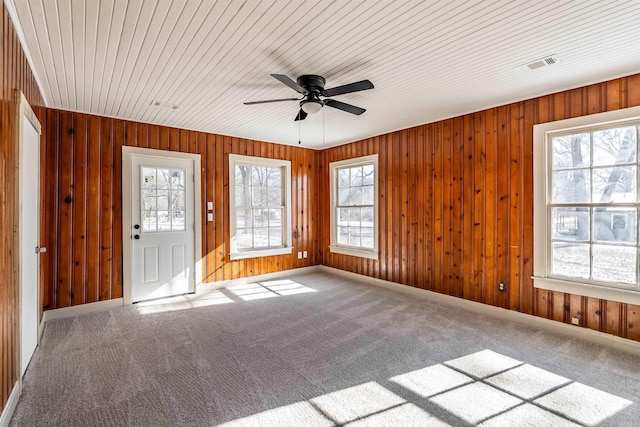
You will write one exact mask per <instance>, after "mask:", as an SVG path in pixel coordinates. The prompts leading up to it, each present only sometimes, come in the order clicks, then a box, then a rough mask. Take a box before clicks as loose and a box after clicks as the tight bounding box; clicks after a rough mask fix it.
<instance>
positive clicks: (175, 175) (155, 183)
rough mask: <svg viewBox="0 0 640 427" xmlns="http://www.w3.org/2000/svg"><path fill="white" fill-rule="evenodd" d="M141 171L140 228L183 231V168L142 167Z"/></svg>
mask: <svg viewBox="0 0 640 427" xmlns="http://www.w3.org/2000/svg"><path fill="white" fill-rule="evenodd" d="M140 173H141V176H140V178H141V179H140V187H141V188H140V195H141V200H140V211H141V212H140V217H141V219H142V221H141V222H142V231H143V232H146V233H154V232H171V231H186V224H185V214H186V212H185V175H186V171H185V170H184V169H173V168H155V167H148V166H142V167H141V168H140Z"/></svg>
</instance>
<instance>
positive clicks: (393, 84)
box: [6, 0, 640, 148]
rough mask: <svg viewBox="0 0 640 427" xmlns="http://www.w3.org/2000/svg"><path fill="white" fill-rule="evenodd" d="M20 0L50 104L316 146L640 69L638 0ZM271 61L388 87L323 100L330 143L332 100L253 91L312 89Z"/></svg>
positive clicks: (15, 6) (332, 80) (12, 3)
mask: <svg viewBox="0 0 640 427" xmlns="http://www.w3.org/2000/svg"><path fill="white" fill-rule="evenodd" d="M6 2H7V3H8V5H9V8H10V10H12V11H14V14H15V15H16V16H17V19H18V27H19V32H20V31H21V32H22V34H23V38H24V41H25V43H26V46H25V48H26V49H25V50H26V51H27V53H28V56H29V57H30V59H31V61H32V64H33V66H34V68H35V74H36V75H37V78H38V80H39V83H40V85H41V88H42V92H43V94H44V96H45V98H46V102H47V105H48V106H50V107H55V108H60V109H66V110H74V111H81V112H88V113H92V114H98V115H102V116H110V117H119V118H125V119H130V120H136V121H141V122H148V123H156V124H162V125H165V126H173V127H180V128H186V129H194V130H200V131H205V132H211V133H217V134H225V135H232V136H238V137H243V138H249V139H257V140H264V141H271V142H278V143H285V144H297V142H298V133H299V132H300V135H301V140H302V142H303V144H304V145H305V146H308V147H313V148H323V147H327V146H331V145H336V144H342V143H346V142H351V141H356V140H359V139H363V138H366V137H369V136H373V135H379V134H383V133H386V132H390V131H393V130H397V129H402V128H407V127H410V126H414V125H418V124H422V123H428V122H433V121H436V120H439V119H443V118H447V117H452V116H457V115H461V114H464V113H468V112H472V111H478V110H481V109H484V108H487V107H491V106H496V105H502V104H507V103H509V102H512V101H516V100H522V99H526V98H531V97H534V96H538V95H542V94H547V93H551V92H556V91H559V90H563V89H568V88H573V87H578V86H583V85H585V84H589V83H593V82H597V81H602V80H605V79H609V78H614V77H619V76H623V75H628V74H632V73H636V72H638V71H640V49H638V46H640V4H639V2H638V1H637V0H631V1H620V0H602V1H584V0H576V1H570V0H552V1H550V0H531V1H505V0H497V1H496V0H455V1H451V0H443V1H423V0H398V1H387V0H384V1H371V0H366V1H353V0H336V1H326V0H323V1H320V0H313V1H309V0H307V1H299V0H242V1H241V0H219V1H213V0H86V1H82V0H56V1H53V0H6ZM549 55H557V58H558V59H559V60H560V62H559V63H558V64H556V65H553V66H548V67H543V68H540V69H538V70H535V71H527V72H521V71H519V70H518V67H519V66H522V65H524V64H527V63H531V62H533V61H535V60H537V59H540V58H544V57H547V56H549ZM271 73H280V74H286V75H288V76H290V77H292V78H293V79H294V80H295V78H296V77H297V76H299V75H301V74H320V75H323V76H324V77H326V78H327V87H334V86H338V85H342V84H346V83H350V82H353V81H357V80H362V79H369V80H371V81H372V82H373V83H374V85H375V89H374V90H370V91H364V92H359V93H353V94H348V95H342V96H340V97H337V99H339V100H341V101H343V102H348V103H351V104H355V105H358V106H361V107H363V108H366V109H367V112H366V113H364V114H363V115H362V116H354V115H351V114H348V113H345V112H342V111H339V110H335V109H332V108H326V107H325V108H324V109H323V110H324V123H325V124H324V145H323V131H322V130H323V114H322V113H319V114H316V115H313V116H309V117H308V118H307V120H305V121H304V122H302V123H301V126H300V128H299V127H298V123H297V122H294V118H295V115H296V114H297V110H298V106H297V103H296V102H283V103H274V104H264V105H253V106H245V105H243V101H252V100H262V99H273V98H286V97H296V95H297V94H296V93H295V92H293V91H292V90H291V89H289V88H288V87H286V86H284V85H283V84H281V83H279V82H278V81H276V80H275V79H273V78H272V77H270V76H269V74H271ZM152 101H161V102H166V103H169V104H176V105H178V106H179V107H178V108H177V109H171V108H163V107H156V106H153V105H152Z"/></svg>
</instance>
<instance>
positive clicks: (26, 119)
mask: <svg viewBox="0 0 640 427" xmlns="http://www.w3.org/2000/svg"><path fill="white" fill-rule="evenodd" d="M14 94H15V103H16V128H15V129H16V130H15V132H16V133H15V138H16V154H17V155H16V165H15V171H16V197H17V200H16V201H17V203H16V210H15V213H16V229H17V230H18V233H17V235H18V236H17V237H18V238H17V245H16V248H17V250H16V251H15V259H16V269H15V271H16V274H17V280H16V283H17V288H18V289H17V293H16V295H17V296H18V298H17V302H18V307H17V310H16V313H17V319H16V321H17V324H18V339H17V340H16V341H17V346H16V347H17V348H16V352H17V359H16V360H17V361H18V363H17V364H16V369H17V370H18V378H19V379H21V378H22V372H23V368H25V369H26V366H23V363H24V362H25V361H24V360H22V347H23V342H22V339H23V336H22V333H23V327H24V325H23V324H22V316H23V313H22V311H23V301H22V298H23V290H24V286H25V284H24V283H23V281H22V261H23V260H22V251H23V249H25V250H27V251H28V250H29V248H23V246H24V245H25V242H23V234H22V232H23V230H24V227H25V226H26V227H30V226H31V225H30V224H25V225H23V224H21V218H22V200H23V198H22V197H23V194H22V186H23V185H24V184H23V180H22V176H21V175H22V171H21V166H22V157H23V155H24V134H23V131H22V129H23V124H25V123H28V124H30V125H31V126H33V129H34V130H35V131H36V132H37V133H38V154H37V156H38V157H37V162H38V167H37V170H38V179H37V180H36V187H37V189H36V192H37V198H36V211H37V212H38V214H37V219H36V236H37V238H36V239H37V243H36V245H37V246H36V247H34V248H33V249H32V250H34V252H35V253H34V255H35V254H38V253H40V252H46V248H41V247H40V135H42V127H41V125H40V122H39V121H38V118H37V117H36V115H35V113H34V112H33V109H31V106H30V105H29V102H28V101H27V98H25V96H24V94H23V93H22V91H20V90H15V91H14ZM36 268H37V272H36V302H35V306H36V312H35V313H34V316H35V319H34V320H35V322H36V325H37V326H36V347H37V346H38V344H39V343H40V333H39V332H40V330H41V328H40V308H41V307H40V260H39V257H38V259H37V261H36ZM34 352H35V350H34ZM31 356H33V354H32V355H31ZM27 362H28V361H27Z"/></svg>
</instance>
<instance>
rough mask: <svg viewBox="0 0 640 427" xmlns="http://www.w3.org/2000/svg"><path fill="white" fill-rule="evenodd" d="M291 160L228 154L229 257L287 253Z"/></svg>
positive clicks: (289, 222)
mask: <svg viewBox="0 0 640 427" xmlns="http://www.w3.org/2000/svg"><path fill="white" fill-rule="evenodd" d="M290 183H291V162H289V161H284V160H274V159H264V158H260V157H249V156H240V155H235V154H230V155H229V192H230V197H229V200H230V202H229V205H230V211H229V218H230V223H231V259H240V258H253V257H259V256H268V255H281V254H290V253H291V250H292V247H291V185H290Z"/></svg>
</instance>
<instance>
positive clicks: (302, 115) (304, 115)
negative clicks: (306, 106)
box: [294, 108, 307, 122]
mask: <svg viewBox="0 0 640 427" xmlns="http://www.w3.org/2000/svg"><path fill="white" fill-rule="evenodd" d="M306 118H307V113H305V112H304V110H303V109H302V108H301V109H300V111H298V114H297V115H296V119H295V120H294V122H297V121H298V120H304V119H306Z"/></svg>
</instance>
